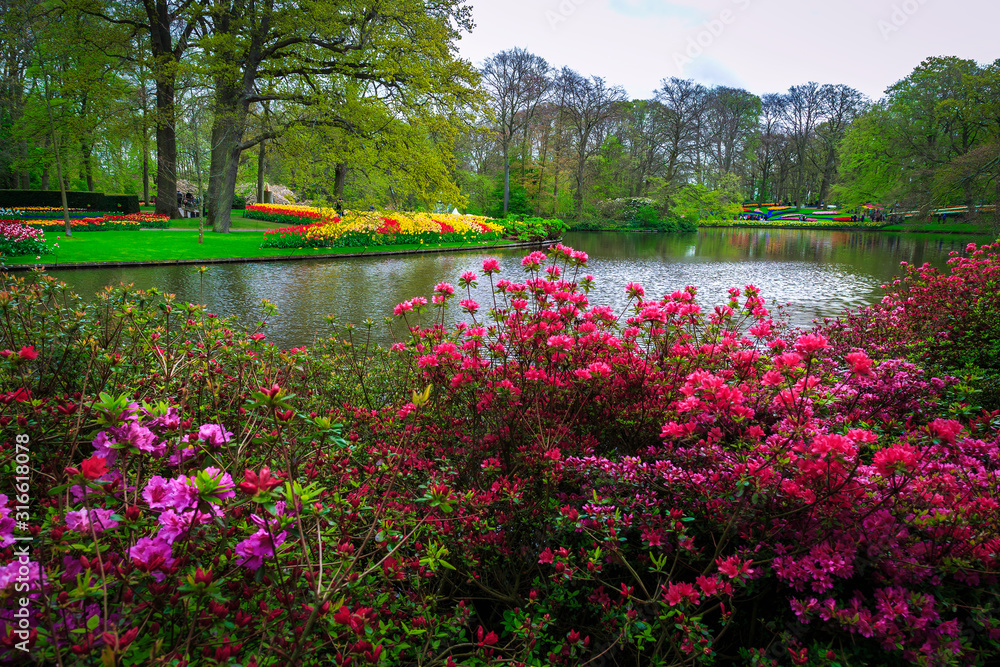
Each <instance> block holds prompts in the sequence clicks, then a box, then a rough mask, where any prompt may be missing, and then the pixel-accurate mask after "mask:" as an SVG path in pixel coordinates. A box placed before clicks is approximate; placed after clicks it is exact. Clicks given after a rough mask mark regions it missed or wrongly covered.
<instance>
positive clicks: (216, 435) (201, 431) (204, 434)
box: [198, 424, 233, 447]
mask: <svg viewBox="0 0 1000 667" xmlns="http://www.w3.org/2000/svg"><path fill="white" fill-rule="evenodd" d="M232 437H233V434H232V433H231V432H230V431H227V430H225V429H224V428H222V425H221V424H202V425H201V426H200V427H198V439H199V440H202V441H204V442H205V444H206V445H212V446H213V447H221V446H222V445H224V444H225V443H227V442H229V440H230V439H231V438H232Z"/></svg>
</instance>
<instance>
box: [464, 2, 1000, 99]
mask: <svg viewBox="0 0 1000 667" xmlns="http://www.w3.org/2000/svg"><path fill="white" fill-rule="evenodd" d="M467 2H468V4H470V5H471V6H472V8H473V16H474V18H475V22H476V29H475V30H474V31H473V33H472V34H471V35H469V34H465V35H464V36H463V38H462V40H461V41H460V42H459V45H458V46H459V51H460V53H461V55H462V57H464V58H466V59H468V60H470V61H472V63H473V64H474V65H476V66H477V67H478V66H480V65H481V64H482V62H483V60H485V59H486V58H487V57H489V56H490V55H492V54H494V53H497V52H499V51H504V50H507V49H511V48H513V47H515V46H519V47H521V48H524V49H527V50H528V51H531V52H532V53H534V54H537V55H539V56H541V57H543V58H545V59H546V60H547V61H548V63H549V64H550V65H552V66H554V67H564V66H566V67H570V68H572V69H574V70H576V71H577V72H579V73H580V74H582V75H584V76H590V75H597V76H601V77H604V78H605V80H606V81H607V82H608V83H609V84H615V85H621V86H624V87H625V89H626V90H627V91H628V94H629V96H630V97H631V98H640V99H648V98H650V97H652V95H653V91H654V90H655V89H656V88H657V87H658V86H659V83H660V81H661V80H662V79H664V78H668V77H671V76H677V77H681V78H685V79H694V80H696V81H698V82H699V83H703V84H706V85H727V86H735V87H741V88H746V89H747V90H749V91H750V92H753V93H756V94H758V95H760V94H763V93H777V92H784V91H786V90H788V88H789V86H793V85H796V84H801V83H806V82H807V81H816V82H818V83H821V84H823V83H831V84H839V83H844V84H847V85H849V86H853V87H854V88H857V89H858V90H860V91H861V92H863V93H865V94H866V95H868V96H869V97H871V98H873V99H878V98H880V97H882V95H883V93H884V91H885V89H886V88H887V87H889V86H891V85H892V84H893V83H895V82H896V81H898V80H900V79H902V78H904V77H905V76H906V75H907V74H909V73H910V72H911V71H912V70H913V68H914V67H916V66H917V65H919V64H920V62H921V61H922V60H923V59H924V58H927V57H929V56H937V55H948V56H959V57H962V58H969V59H972V60H976V61H978V62H979V63H980V64H985V63H989V62H993V61H994V60H996V59H998V58H1000V39H998V35H1000V2H998V1H997V0H948V1H946V0H708V1H701V0H673V1H669V2H668V1H666V0H467Z"/></svg>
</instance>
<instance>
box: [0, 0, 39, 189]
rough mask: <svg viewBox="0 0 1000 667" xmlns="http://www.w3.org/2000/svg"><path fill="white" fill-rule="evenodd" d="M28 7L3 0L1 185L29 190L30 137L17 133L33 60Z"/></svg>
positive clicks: (0, 27) (0, 23) (0, 21)
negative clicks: (15, 129)
mask: <svg viewBox="0 0 1000 667" xmlns="http://www.w3.org/2000/svg"><path fill="white" fill-rule="evenodd" d="M26 9H27V6H26V5H25V4H24V3H23V2H18V1H16V0H0V187H3V188H15V189H16V188H21V189H25V190H27V189H29V188H30V187H31V182H30V180H29V176H28V171H27V168H26V165H25V163H26V161H27V158H28V140H27V138H20V137H17V136H15V134H14V127H15V126H16V125H17V123H18V122H19V121H20V119H21V116H22V115H23V113H24V105H25V72H26V71H27V68H28V65H29V64H30V62H31V60H32V56H31V53H32V44H31V40H30V39H29V36H28V35H29V31H28V15H27V12H26Z"/></svg>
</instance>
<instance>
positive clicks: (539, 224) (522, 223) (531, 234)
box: [505, 217, 569, 241]
mask: <svg viewBox="0 0 1000 667" xmlns="http://www.w3.org/2000/svg"><path fill="white" fill-rule="evenodd" d="M505 224H506V225H507V230H508V235H509V236H511V237H513V238H516V239H518V240H521V241H538V240H542V239H549V240H555V239H557V238H559V237H560V236H561V235H562V234H563V232H565V231H567V230H568V229H569V225H568V224H567V223H565V222H564V221H562V220H560V219H558V218H538V217H532V218H525V219H524V220H516V219H515V220H507V221H505Z"/></svg>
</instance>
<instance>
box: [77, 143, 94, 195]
mask: <svg viewBox="0 0 1000 667" xmlns="http://www.w3.org/2000/svg"><path fill="white" fill-rule="evenodd" d="M91 152H92V150H91V147H90V146H89V145H88V144H87V142H86V140H83V139H81V140H80V153H81V155H82V157H83V164H82V165H81V167H82V168H83V177H84V178H85V179H86V180H87V192H93V191H94V169H93V166H92V165H91V162H90V155H91Z"/></svg>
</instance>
